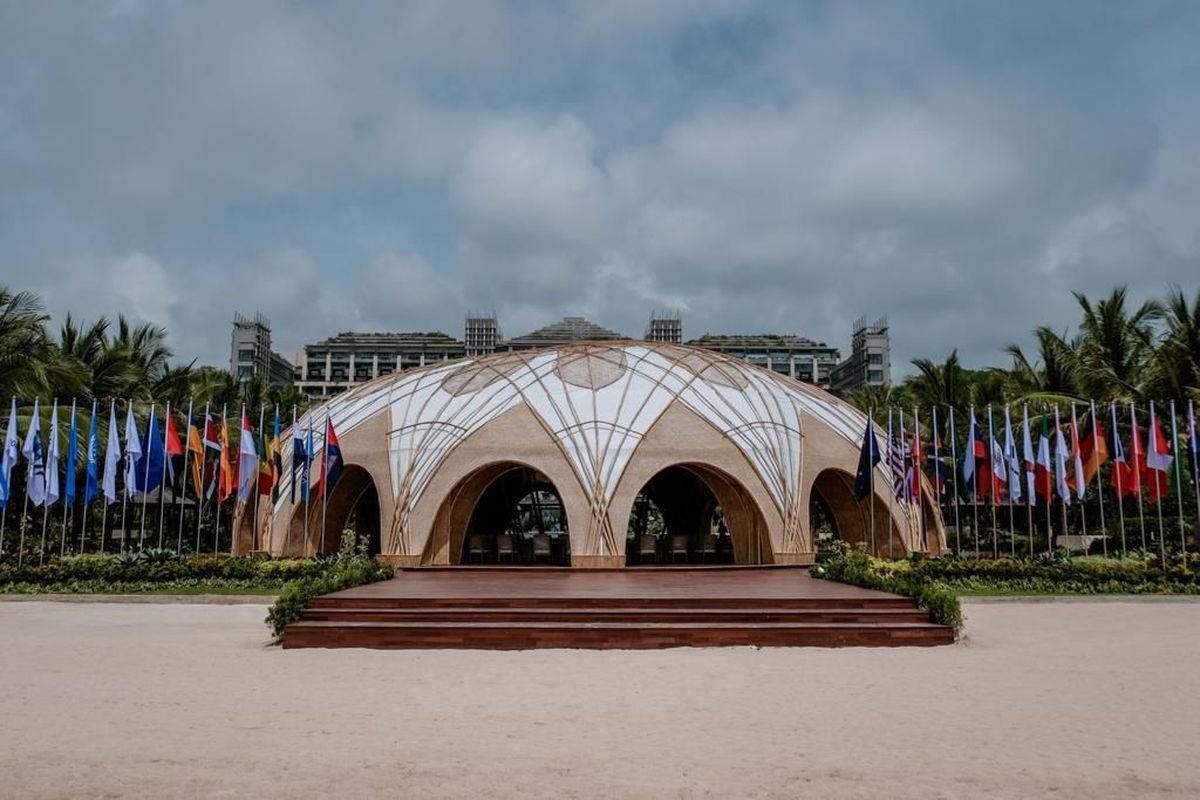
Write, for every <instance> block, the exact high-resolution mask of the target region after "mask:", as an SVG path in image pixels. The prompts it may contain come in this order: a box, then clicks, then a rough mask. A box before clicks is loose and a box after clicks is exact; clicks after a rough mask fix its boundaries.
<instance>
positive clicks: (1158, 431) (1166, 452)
mask: <svg viewBox="0 0 1200 800" xmlns="http://www.w3.org/2000/svg"><path fill="white" fill-rule="evenodd" d="M1146 440H1147V442H1146V443H1147V445H1148V446H1149V452H1148V453H1147V454H1146V471H1145V475H1144V477H1145V480H1146V491H1147V492H1148V496H1149V498H1150V500H1151V502H1155V503H1157V502H1160V501H1161V500H1162V499H1163V497H1165V496H1166V495H1167V492H1168V490H1169V489H1170V481H1168V480H1167V473H1168V472H1170V471H1171V462H1172V461H1174V460H1175V458H1174V456H1172V455H1171V446H1170V445H1169V444H1167V437H1166V436H1164V435H1163V431H1162V426H1160V425H1159V424H1158V418H1157V417H1156V416H1155V414H1154V403H1153V402H1151V403H1150V429H1149V430H1148V431H1147V432H1146Z"/></svg>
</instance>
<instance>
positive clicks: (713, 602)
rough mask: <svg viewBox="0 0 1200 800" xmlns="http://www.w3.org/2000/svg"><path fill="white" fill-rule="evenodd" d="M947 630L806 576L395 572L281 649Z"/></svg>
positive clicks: (911, 641)
mask: <svg viewBox="0 0 1200 800" xmlns="http://www.w3.org/2000/svg"><path fill="white" fill-rule="evenodd" d="M953 640H954V635H953V631H951V630H950V629H949V628H947V627H945V626H942V625H935V624H933V623H931V622H930V621H929V617H928V615H927V614H926V613H925V612H924V611H921V610H920V609H918V608H917V607H916V605H915V604H914V603H913V601H912V600H910V599H908V598H904V597H899V596H897V595H892V594H887V593H885V592H877V591H872V590H870V589H860V588H858V587H854V586H847V585H845V584H840V583H833V582H831V581H823V580H818V579H815V578H811V577H809V575H808V571H807V570H806V569H801V568H770V567H707V568H687V567H664V568H645V569H625V570H597V571H581V570H571V569H557V568H544V567H455V568H446V569H419V570H404V571H401V572H399V573H398V574H397V575H396V577H395V578H393V579H392V580H388V581H381V582H379V583H374V584H369V585H366V586H359V587H356V588H354V589H347V590H346V591H342V592H336V593H334V594H329V595H325V596H324V597H320V598H317V599H316V601H314V603H313V606H312V608H310V609H309V610H308V611H307V612H306V613H305V615H304V617H303V619H301V620H300V621H299V622H296V623H294V624H293V625H290V626H289V627H288V628H287V630H286V631H285V633H284V638H283V646H284V647H286V648H292V647H375V648H486V649H528V648H538V647H577V648H593V649H609V648H653V647H681V646H698V647H711V646H728V645H758V646H824V647H837V646H894V645H936V644H947V643H950V642H952V641H953Z"/></svg>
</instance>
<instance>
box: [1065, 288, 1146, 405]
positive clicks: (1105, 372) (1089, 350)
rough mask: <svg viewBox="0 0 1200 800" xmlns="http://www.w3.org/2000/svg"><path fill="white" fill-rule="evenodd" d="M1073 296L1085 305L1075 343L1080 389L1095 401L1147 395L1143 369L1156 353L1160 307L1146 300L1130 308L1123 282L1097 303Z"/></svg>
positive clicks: (1140, 397) (1142, 397)
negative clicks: (1126, 306)
mask: <svg viewBox="0 0 1200 800" xmlns="http://www.w3.org/2000/svg"><path fill="white" fill-rule="evenodd" d="M1074 295H1075V299H1076V300H1077V301H1078V303H1079V307H1080V308H1081V309H1082V310H1083V320H1082V321H1081V322H1080V323H1079V339H1078V345H1077V348H1076V350H1077V354H1078V360H1077V364H1076V377H1077V380H1078V384H1079V388H1080V389H1082V390H1083V393H1084V394H1087V395H1088V396H1089V397H1094V398H1096V399H1097V400H1124V401H1131V400H1142V399H1144V396H1145V388H1146V387H1145V385H1144V382H1143V378H1144V375H1143V372H1144V368H1145V366H1146V365H1147V363H1148V362H1149V360H1150V357H1151V356H1152V355H1153V353H1154V347H1155V333H1154V323H1155V322H1157V321H1158V320H1160V319H1161V318H1162V314H1163V311H1162V306H1161V305H1160V304H1159V303H1157V302H1156V301H1153V300H1148V301H1146V302H1145V303H1142V305H1141V306H1139V307H1138V308H1137V309H1135V310H1134V311H1132V312H1128V311H1126V308H1125V301H1126V299H1127V291H1126V288H1125V287H1124V286H1118V287H1117V288H1115V289H1113V290H1112V293H1111V294H1109V296H1108V297H1106V298H1104V299H1102V300H1100V301H1099V302H1097V303H1092V301H1091V300H1089V299H1088V298H1087V297H1086V296H1085V295H1083V294H1082V293H1080V292H1074Z"/></svg>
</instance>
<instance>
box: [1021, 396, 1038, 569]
mask: <svg viewBox="0 0 1200 800" xmlns="http://www.w3.org/2000/svg"><path fill="white" fill-rule="evenodd" d="M1021 417H1022V422H1023V423H1024V425H1025V431H1024V435H1023V436H1022V437H1021V445H1022V446H1021V459H1022V460H1023V461H1024V462H1025V469H1024V471H1023V472H1024V474H1025V475H1026V476H1028V474H1029V473H1030V472H1031V468H1032V467H1034V465H1033V464H1031V463H1030V461H1029V459H1030V458H1031V457H1032V456H1033V437H1032V436H1030V430H1029V403H1023V404H1022V407H1021ZM1026 445H1028V447H1026ZM1035 469H1036V468H1035ZM1029 484H1030V481H1029V479H1028V477H1026V480H1025V520H1026V523H1027V524H1028V526H1029V557H1030V558H1033V552H1034V551H1033V540H1034V530H1033V504H1034V503H1035V502H1037V473H1036V472H1034V479H1033V485H1032V486H1030V485H1029Z"/></svg>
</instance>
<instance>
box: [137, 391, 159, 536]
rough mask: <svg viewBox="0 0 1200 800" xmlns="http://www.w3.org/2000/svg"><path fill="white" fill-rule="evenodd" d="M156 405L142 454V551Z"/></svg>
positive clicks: (140, 532)
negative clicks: (143, 468)
mask: <svg viewBox="0 0 1200 800" xmlns="http://www.w3.org/2000/svg"><path fill="white" fill-rule="evenodd" d="M154 422H155V417H154V403H153V402H152V403H150V421H149V422H147V423H146V448H145V450H144V451H143V452H142V457H143V458H145V459H146V469H145V470H144V471H143V478H142V518H141V521H140V522H139V523H138V550H142V549H144V548H145V546H146V500H147V497H148V496H149V494H150V457H151V453H152V452H153V448H154V442H152V441H150V429H151V428H153V427H154Z"/></svg>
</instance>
